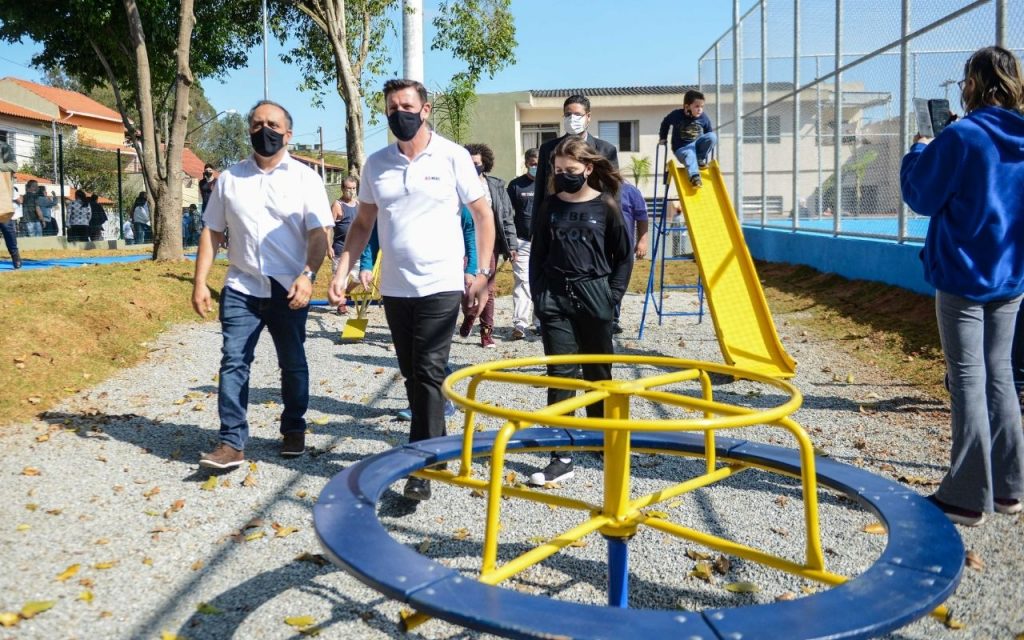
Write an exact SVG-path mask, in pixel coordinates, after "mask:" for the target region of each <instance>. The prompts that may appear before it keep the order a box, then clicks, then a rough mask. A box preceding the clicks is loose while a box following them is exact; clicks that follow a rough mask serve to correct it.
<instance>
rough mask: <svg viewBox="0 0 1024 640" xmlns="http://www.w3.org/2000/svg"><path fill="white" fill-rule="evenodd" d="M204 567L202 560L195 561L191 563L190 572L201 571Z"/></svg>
mask: <svg viewBox="0 0 1024 640" xmlns="http://www.w3.org/2000/svg"><path fill="white" fill-rule="evenodd" d="M205 566H206V563H205V562H203V561H202V560H196V561H195V562H193V563H192V570H193V571H199V570H200V569H202V568H203V567H205Z"/></svg>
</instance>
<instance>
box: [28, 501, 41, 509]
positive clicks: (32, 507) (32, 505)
mask: <svg viewBox="0 0 1024 640" xmlns="http://www.w3.org/2000/svg"><path fill="white" fill-rule="evenodd" d="M25 508H26V509H28V510H29V511H35V510H36V509H38V508H39V505H38V504H35V503H32V502H30V503H28V504H26V505H25Z"/></svg>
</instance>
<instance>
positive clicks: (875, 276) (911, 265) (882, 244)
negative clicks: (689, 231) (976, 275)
mask: <svg viewBox="0 0 1024 640" xmlns="http://www.w3.org/2000/svg"><path fill="white" fill-rule="evenodd" d="M743 235H744V236H745V237H746V239H747V246H748V247H749V248H750V254H751V255H752V256H753V257H754V259H755V260H764V261H765V262H783V263H787V264H801V265H806V266H808V267H812V268H814V269H817V270H818V271H821V272H824V273H835V274H837V275H841V276H843V277H844V278H850V279H851V280H872V281H874V282H884V283H886V284H891V285H895V286H897V287H903V288H904V289H909V290H911V291H914V292H917V293H923V294H926V295H935V289H934V288H933V287H932V286H931V285H930V284H928V283H927V282H925V279H924V269H923V268H922V267H921V260H920V259H919V258H918V257H917V256H918V253H919V252H920V251H921V245H920V244H918V243H905V244H898V243H896V242H890V241H885V240H873V239H869V238H846V237H833V236H830V235H824V234H819V233H806V232H800V231H797V232H793V231H785V230H781V229H761V228H759V227H749V226H744V227H743Z"/></svg>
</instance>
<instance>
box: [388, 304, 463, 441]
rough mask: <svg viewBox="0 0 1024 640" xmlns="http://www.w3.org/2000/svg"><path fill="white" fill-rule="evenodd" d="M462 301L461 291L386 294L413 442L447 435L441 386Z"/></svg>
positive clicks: (389, 325) (410, 435) (410, 437)
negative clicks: (408, 295) (415, 295)
mask: <svg viewBox="0 0 1024 640" xmlns="http://www.w3.org/2000/svg"><path fill="white" fill-rule="evenodd" d="M461 300H462V292H461V291H449V292H444V293H435V294H433V295H429V296H424V297H422V298H395V297H391V296H384V315H385V316H386V317H387V320H388V327H389V328H390V329H391V341H392V342H393V343H394V345H395V354H396V355H397V356H398V368H399V370H400V371H401V372H402V376H403V377H404V378H405V393H406V395H407V396H408V398H409V408H410V409H411V410H412V426H411V427H410V430H409V442H416V441H418V440H426V439H428V438H437V437H440V436H443V435H445V424H444V396H443V395H441V383H442V382H444V377H445V376H444V367H445V364H447V362H448V353H449V351H451V347H452V333H453V332H454V331H455V322H456V321H457V320H458V318H459V302H460V301H461Z"/></svg>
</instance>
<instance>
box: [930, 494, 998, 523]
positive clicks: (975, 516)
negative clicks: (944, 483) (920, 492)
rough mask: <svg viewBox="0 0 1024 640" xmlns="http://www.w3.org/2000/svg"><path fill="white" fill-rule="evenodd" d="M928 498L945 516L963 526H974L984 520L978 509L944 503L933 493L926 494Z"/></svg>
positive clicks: (983, 515)
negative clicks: (973, 509) (972, 509)
mask: <svg viewBox="0 0 1024 640" xmlns="http://www.w3.org/2000/svg"><path fill="white" fill-rule="evenodd" d="M928 500H929V502H931V503H932V504H934V505H935V506H936V507H938V508H939V509H942V513H944V514H946V517H947V518H949V519H950V520H951V521H953V522H955V523H956V524H962V525H964V526H965V527H976V526H978V525H979V524H981V523H982V522H985V514H984V513H982V512H980V511H971V510H970V509H961V508H960V507H954V506H953V505H951V504H946V503H945V502H942V501H941V500H939V499H938V498H936V497H935V494H934V493H933V494H932V495H930V496H928Z"/></svg>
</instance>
